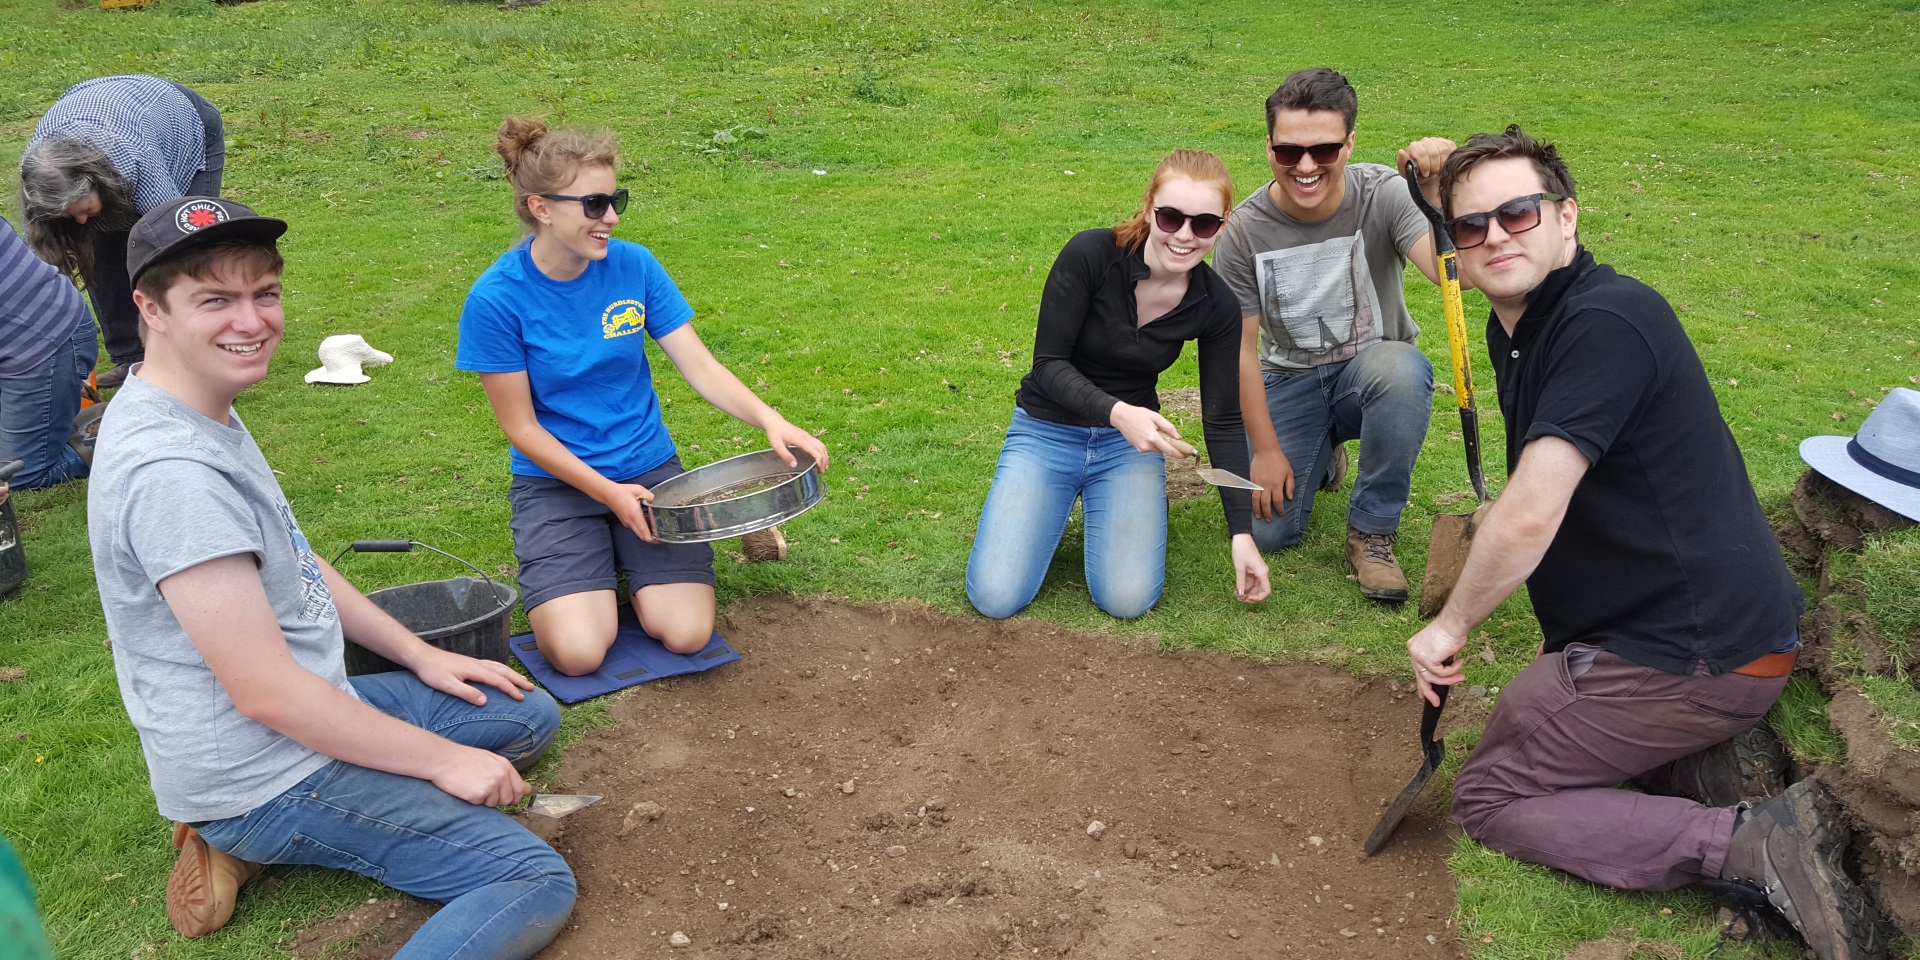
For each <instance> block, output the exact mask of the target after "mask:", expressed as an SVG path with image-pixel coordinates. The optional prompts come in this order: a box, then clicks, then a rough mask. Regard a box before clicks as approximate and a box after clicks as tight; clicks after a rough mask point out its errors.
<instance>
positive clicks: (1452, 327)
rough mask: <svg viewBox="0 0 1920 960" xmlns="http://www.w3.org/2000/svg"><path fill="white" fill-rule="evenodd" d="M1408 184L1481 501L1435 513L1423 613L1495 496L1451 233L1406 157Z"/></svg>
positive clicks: (1455, 578)
mask: <svg viewBox="0 0 1920 960" xmlns="http://www.w3.org/2000/svg"><path fill="white" fill-rule="evenodd" d="M1406 180H1407V190H1408V192H1410V193H1412V194H1413V202H1414V205H1415V206H1418V207H1419V208H1420V212H1421V213H1424V214H1426V216H1427V221H1428V222H1429V223H1431V224H1433V251H1434V256H1435V258H1436V259H1438V260H1439V261H1440V263H1439V268H1440V269H1439V273H1440V297H1441V299H1442V300H1443V301H1444V303H1445V305H1446V312H1447V355H1448V356H1449V357H1450V358H1451V359H1452V360H1453V398H1454V403H1455V404H1456V405H1457V406H1458V407H1459V408H1460V438H1461V439H1462V440H1464V441H1465V442H1466V447H1467V477H1468V479H1470V480H1472V481H1473V493H1474V496H1476V497H1478V498H1479V500H1480V506H1479V508H1478V509H1476V510H1474V512H1472V513H1443V514H1440V515H1439V516H1436V517H1434V518H1433V533H1432V535H1431V536H1430V537H1429V538H1428V540H1427V573H1426V576H1425V577H1424V578H1423V579H1422V580H1421V583H1420V615H1421V616H1423V617H1431V616H1433V615H1434V614H1436V613H1439V612H1440V608H1441V607H1444V606H1446V603H1447V596H1448V595H1449V594H1451V593H1452V592H1453V585H1454V584H1455V583H1458V582H1459V580H1460V568H1461V567H1463V566H1465V565H1466V562H1467V551H1468V549H1469V548H1471V547H1472V546H1473V535H1474V534H1475V533H1476V532H1478V531H1479V529H1480V522H1481V520H1483V519H1484V518H1485V517H1486V515H1487V506H1488V505H1489V504H1491V503H1492V502H1493V501H1492V498H1491V497H1488V496H1487V481H1486V477H1485V476H1484V475H1483V474H1482V473H1481V470H1480V408H1479V407H1478V406H1477V405H1476V404H1475V403H1474V398H1473V365H1472V364H1471V363H1469V362H1468V360H1467V315H1466V308H1465V307H1463V306H1462V305H1461V303H1460V265H1459V262H1458V261H1457V260H1456V256H1457V255H1456V254H1455V253H1454V249H1453V239H1452V238H1451V237H1449V236H1447V228H1446V223H1445V221H1444V220H1443V219H1442V218H1441V216H1440V211H1438V210H1435V209H1434V208H1433V204H1431V203H1428V202H1427V196H1426V194H1424V193H1422V192H1420V165H1419V164H1417V163H1415V162H1414V161H1412V160H1408V161H1407V169H1406Z"/></svg>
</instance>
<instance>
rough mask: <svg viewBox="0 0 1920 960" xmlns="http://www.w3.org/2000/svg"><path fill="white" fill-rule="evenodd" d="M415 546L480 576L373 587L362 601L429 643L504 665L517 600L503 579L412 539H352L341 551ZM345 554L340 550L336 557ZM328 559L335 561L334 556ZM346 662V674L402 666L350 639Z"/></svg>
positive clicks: (372, 550)
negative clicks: (450, 559)
mask: <svg viewBox="0 0 1920 960" xmlns="http://www.w3.org/2000/svg"><path fill="white" fill-rule="evenodd" d="M416 546H419V547H426V549H428V550H432V551H433V552H435V553H438V554H441V555H442V556H447V557H452V559H454V560H459V561H460V562H461V563H466V564H467V566H469V567H472V568H473V571H474V572H475V573H479V574H480V576H478V577H455V578H453V579H451V580H429V581H427V582H425V583H408V584H402V585H400V586H397V587H388V588H386V589H384V590H375V591H373V592H372V593H369V594H367V599H368V600H371V601H373V603H374V605H375V606H378V607H379V608H380V609H382V610H384V611H386V612H387V614H388V615H390V616H392V617H393V618H394V619H395V620H398V621H400V624H401V625H402V626H404V627H406V628H407V629H408V630H411V631H413V632H414V633H415V634H417V635H419V637H420V639H422V640H425V641H426V642H427V643H429V644H432V645H433V646H436V647H439V648H440V649H442V650H450V651H452V652H454V653H460V654H465V655H467V656H469V657H477V658H479V659H482V660H498V661H499V662H501V663H510V661H509V660H508V658H507V635H508V633H509V630H510V623H511V620H512V614H513V605H514V604H515V603H517V602H519V600H520V592H519V591H517V590H515V589H514V588H512V587H510V586H507V585H506V584H504V583H495V582H494V581H493V580H492V579H491V578H489V577H487V575H486V574H485V573H484V572H482V571H481V570H480V568H478V567H474V566H473V564H471V563H467V561H465V560H460V558H459V557H455V556H453V555H452V554H450V553H447V552H446V551H444V550H440V549H438V548H435V547H431V546H428V545H427V544H424V543H416V542H414V541H412V540H356V541H354V543H353V545H352V546H350V547H348V548H347V549H348V550H352V551H355V552H357V553H374V552H380V553H386V552H406V551H411V550H412V549H413V548H414V547H416ZM345 553H346V551H341V554H342V556H344V555H345ZM334 559H335V561H336V562H337V561H338V560H339V557H335V558H334ZM346 663H347V675H348V676H359V675H361V674H363V673H385V672H387V671H390V670H404V669H406V668H405V667H402V666H401V665H399V664H397V663H394V662H393V661H391V660H388V659H387V658H385V657H383V656H380V655H379V654H377V653H374V652H373V651H371V650H368V649H367V648H365V647H362V646H360V645H359V644H357V643H354V642H353V641H351V640H349V641H347V645H346Z"/></svg>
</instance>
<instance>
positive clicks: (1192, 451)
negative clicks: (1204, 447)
mask: <svg viewBox="0 0 1920 960" xmlns="http://www.w3.org/2000/svg"><path fill="white" fill-rule="evenodd" d="M1161 436H1163V437H1166V436H1167V435H1166V434H1164V433H1163V434H1161ZM1167 443H1169V444H1171V445H1172V446H1173V448H1174V449H1175V450H1178V451H1180V455H1181V456H1183V457H1186V458H1188V459H1192V458H1194V457H1197V456H1199V455H1200V451H1199V449H1198V448H1196V447H1195V446H1194V445H1193V444H1191V443H1188V442H1186V441H1185V440H1182V439H1180V438H1179V437H1167Z"/></svg>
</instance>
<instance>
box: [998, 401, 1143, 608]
mask: <svg viewBox="0 0 1920 960" xmlns="http://www.w3.org/2000/svg"><path fill="white" fill-rule="evenodd" d="M1075 499H1078V500H1080V501H1081V513H1082V515H1083V518H1084V521H1085V527H1086V572H1087V590H1088V591H1089V592H1091V593H1092V594H1093V602H1094V604H1095V605H1097V606H1099V608H1100V609H1102V610H1105V611H1106V612H1107V613H1109V614H1112V615H1113V616H1116V617H1121V618H1123V619H1127V618H1132V617H1138V616H1140V615H1142V614H1144V613H1146V612H1147V611H1148V610H1151V609H1153V605H1154V604H1155V603H1157V602H1159V600H1160V590H1161V588H1162V587H1163V586H1165V584H1166V580H1167V462H1166V458H1165V457H1163V456H1162V455H1160V454H1158V453H1141V452H1140V451H1138V450H1135V449H1133V445H1132V444H1129V443H1128V442H1127V440H1126V438H1125V437H1123V436H1121V435H1120V431H1118V430H1115V429H1114V428H1112V427H1070V426H1067V425H1066V424H1061V423H1051V422H1048V421H1046V420H1039V419H1036V418H1034V417H1030V416H1028V415H1027V413H1026V411H1024V410H1021V409H1019V408H1015V409H1014V411H1013V422H1012V423H1011V424H1009V425H1008V426H1007V442H1006V445H1005V446H1003V447H1001V448H1000V463H999V465H998V466H996V467H995V468H994V471H993V486H992V487H991V488H989V489H988V490H987V505H986V507H985V508H984V509H982V510H981V511H980V526H979V529H978V530H977V531H976V533H975V534H974V540H973V552H972V554H971V555H970V556H968V557H967V599H968V600H969V601H971V602H972V603H973V608H974V609H975V610H978V611H980V612H981V613H983V614H985V615H987V616H989V617H992V618H994V619H995V620H1001V619H1005V618H1007V617H1011V616H1013V615H1014V614H1016V613H1019V612H1020V611H1021V610H1023V609H1025V608H1026V606H1027V604H1029V603H1032V602H1033V598H1034V596H1035V595H1036V594H1038V593H1039V592H1040V583H1041V581H1043V580H1045V579H1046V576H1047V566H1048V565H1049V564H1050V563H1052V562H1053V553H1054V550H1055V549H1057V548H1058V547H1059V545H1060V534H1061V532H1062V531H1063V530H1065V529H1066V526H1067V517H1068V515H1070V514H1072V513H1073V502H1074V500H1075Z"/></svg>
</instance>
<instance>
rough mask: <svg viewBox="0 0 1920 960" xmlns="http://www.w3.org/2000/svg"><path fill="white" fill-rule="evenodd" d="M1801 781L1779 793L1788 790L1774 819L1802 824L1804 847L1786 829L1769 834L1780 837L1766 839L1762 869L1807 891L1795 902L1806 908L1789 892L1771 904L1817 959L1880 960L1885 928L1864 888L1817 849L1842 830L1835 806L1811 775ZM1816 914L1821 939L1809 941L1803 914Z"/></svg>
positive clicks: (1828, 854) (1785, 887) (1782, 883)
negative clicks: (1806, 835) (1780, 901)
mask: <svg viewBox="0 0 1920 960" xmlns="http://www.w3.org/2000/svg"><path fill="white" fill-rule="evenodd" d="M1801 783H1804V784H1807V785H1808V786H1806V787H1805V788H1801V787H1800V784H1795V785H1794V788H1790V789H1789V793H1788V794H1783V796H1788V795H1791V799H1790V801H1789V802H1788V803H1787V804H1786V805H1785V806H1784V808H1783V809H1782V810H1781V811H1780V814H1779V816H1778V819H1779V821H1780V823H1782V824H1783V825H1787V826H1794V827H1803V828H1805V830H1806V832H1807V833H1809V834H1810V835H1811V836H1812V839H1811V840H1810V841H1809V842H1808V844H1807V846H1808V847H1809V849H1806V850H1805V851H1802V850H1801V849H1800V845H1799V844H1798V843H1795V842H1794V840H1793V838H1792V836H1791V835H1790V834H1786V833H1785V832H1782V833H1781V834H1776V835H1775V836H1778V837H1780V840H1779V841H1778V842H1777V843H1776V842H1769V843H1768V844H1767V863H1768V872H1769V873H1770V874H1772V875H1773V877H1772V878H1770V879H1773V880H1774V881H1775V882H1776V883H1777V884H1778V885H1779V886H1780V887H1781V888H1782V890H1783V892H1785V891H1788V890H1791V889H1792V888H1796V887H1797V888H1799V889H1800V890H1802V891H1804V892H1805V893H1806V894H1807V896H1806V897H1804V898H1803V899H1802V902H1801V903H1800V904H1799V905H1798V906H1807V907H1811V908H1812V910H1810V911H1807V912H1806V917H1805V918H1804V919H1803V916H1802V913H1803V912H1802V911H1801V910H1800V909H1798V906H1796V904H1795V903H1794V902H1793V900H1792V898H1791V895H1790V894H1789V895H1788V896H1785V897H1782V898H1781V899H1783V900H1785V901H1786V903H1785V905H1784V906H1777V908H1778V909H1779V910H1780V912H1781V914H1782V915H1783V916H1785V917H1786V918H1787V921H1788V922H1789V923H1791V924H1792V925H1793V928H1794V930H1795V931H1797V932H1798V933H1799V934H1800V935H1801V937H1802V938H1804V939H1806V940H1807V941H1808V945H1809V946H1811V947H1812V948H1813V951H1814V953H1815V954H1816V955H1817V956H1819V957H1820V958H1821V960H1885V958H1886V956H1887V940H1886V932H1885V930H1884V929H1883V928H1882V926H1881V923H1880V917H1879V914H1878V912H1877V911H1875V910H1874V908H1873V905H1872V903H1871V902H1869V901H1868V900H1867V895H1866V893H1865V892H1864V891H1862V890H1861V889H1860V888H1859V887H1858V886H1856V885H1855V884H1854V882H1853V880H1852V879H1850V878H1849V877H1848V876H1847V874H1846V872H1845V871H1844V870H1842V869H1841V867H1840V864H1839V862H1838V858H1837V857H1836V856H1833V855H1832V853H1831V852H1829V851H1827V850H1823V849H1821V847H1822V846H1823V845H1824V844H1826V843H1829V842H1830V838H1832V837H1834V836H1844V831H1843V829H1842V828H1841V827H1840V826H1839V824H1838V821H1839V817H1840V814H1839V811H1838V809H1837V808H1836V805H1835V803H1834V801H1833V799H1832V797H1831V796H1830V795H1829V794H1828V793H1827V792H1826V788H1824V787H1822V786H1821V785H1820V784H1819V783H1818V782H1817V781H1811V780H1806V781H1801ZM1776 855H1777V856H1778V859H1776ZM1816 915H1817V916H1820V918H1821V919H1822V920H1823V921H1824V922H1822V923H1821V925H1820V931H1819V933H1820V937H1819V939H1820V940H1822V941H1824V942H1821V943H1815V942H1813V941H1814V938H1812V937H1809V936H1808V935H1807V919H1812V918H1813V917H1814V916H1816Z"/></svg>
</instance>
